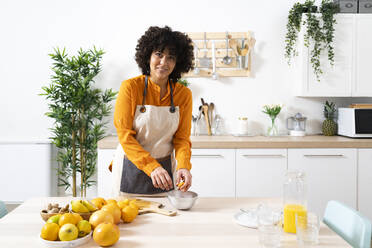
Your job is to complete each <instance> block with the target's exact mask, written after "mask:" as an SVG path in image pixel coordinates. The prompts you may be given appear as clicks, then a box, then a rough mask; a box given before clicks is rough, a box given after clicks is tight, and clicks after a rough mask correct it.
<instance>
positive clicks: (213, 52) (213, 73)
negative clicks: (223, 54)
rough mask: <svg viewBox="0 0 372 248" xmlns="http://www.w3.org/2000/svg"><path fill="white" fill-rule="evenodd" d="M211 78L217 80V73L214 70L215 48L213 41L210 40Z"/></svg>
mask: <svg viewBox="0 0 372 248" xmlns="http://www.w3.org/2000/svg"><path fill="white" fill-rule="evenodd" d="M212 68H213V70H212V79H213V80H217V79H218V74H217V72H216V50H215V43H214V41H212Z"/></svg>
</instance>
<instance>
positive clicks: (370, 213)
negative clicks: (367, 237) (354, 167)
mask: <svg viewBox="0 0 372 248" xmlns="http://www.w3.org/2000/svg"><path fill="white" fill-rule="evenodd" d="M358 210H359V211H360V212H361V213H362V214H363V215H365V216H367V217H368V218H369V219H370V220H372V149H358Z"/></svg>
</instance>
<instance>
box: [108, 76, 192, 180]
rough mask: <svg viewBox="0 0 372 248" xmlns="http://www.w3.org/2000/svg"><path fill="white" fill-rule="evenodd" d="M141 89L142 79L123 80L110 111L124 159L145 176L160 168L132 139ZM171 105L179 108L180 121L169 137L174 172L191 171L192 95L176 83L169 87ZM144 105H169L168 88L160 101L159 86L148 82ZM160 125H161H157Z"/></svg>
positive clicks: (143, 84)
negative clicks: (182, 169) (112, 111)
mask: <svg viewBox="0 0 372 248" xmlns="http://www.w3.org/2000/svg"><path fill="white" fill-rule="evenodd" d="M144 87H145V76H144V75H141V76H138V77H135V78H131V79H128V80H125V81H124V82H123V83H122V84H121V86H120V90H119V95H118V97H117V99H116V104H115V112H114V125H115V127H116V131H117V134H118V138H119V142H120V144H121V146H122V147H123V149H124V152H125V154H126V156H127V157H128V159H129V160H130V161H131V162H132V163H133V164H135V165H136V166H137V167H138V169H140V170H142V171H144V172H145V173H146V174H147V175H148V176H150V174H151V172H152V171H153V170H154V169H155V168H157V167H159V166H161V165H160V164H159V163H158V162H157V161H156V160H155V159H154V158H153V157H152V156H151V155H150V153H149V152H148V151H146V150H144V149H143V147H142V146H141V145H140V144H139V143H138V141H137V140H136V139H135V135H136V131H135V130H134V129H133V118H134V114H135V112H136V106H137V105H142V99H143V90H144ZM173 102H174V105H175V106H179V113H180V122H179V124H178V128H177V131H176V133H175V134H174V137H173V146H174V148H175V155H176V160H177V170H178V169H181V168H186V169H188V170H190V169H191V163H190V158H191V141H190V131H191V119H192V94H191V91H190V90H189V89H188V88H187V87H185V86H183V85H182V84H179V83H176V84H175V86H174V88H173ZM145 104H146V105H154V106H170V105H171V101H170V88H169V84H168V89H167V93H166V94H165V96H164V97H163V98H162V99H160V86H158V85H157V84H155V83H153V82H151V80H150V78H149V81H148V87H147V95H146V102H145ZM159 125H161V123H159Z"/></svg>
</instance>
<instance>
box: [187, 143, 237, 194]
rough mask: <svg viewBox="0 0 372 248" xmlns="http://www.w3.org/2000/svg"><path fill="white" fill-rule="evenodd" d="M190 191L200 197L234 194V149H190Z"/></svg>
mask: <svg viewBox="0 0 372 248" xmlns="http://www.w3.org/2000/svg"><path fill="white" fill-rule="evenodd" d="M191 164H192V169H191V174H192V186H191V188H190V190H191V191H195V192H197V193H198V195H199V196H201V197H234V196H235V149H192V156H191Z"/></svg>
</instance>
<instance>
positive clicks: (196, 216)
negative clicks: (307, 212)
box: [0, 197, 350, 248]
mask: <svg viewBox="0 0 372 248" xmlns="http://www.w3.org/2000/svg"><path fill="white" fill-rule="evenodd" d="M147 199H148V198H147ZM70 200H71V198H67V197H64V198H62V197H54V198H33V199H30V200H28V201H26V202H25V203H24V204H22V205H21V206H20V207H18V208H16V209H15V210H14V211H13V212H11V213H10V214H8V215H6V216H5V217H4V218H2V219H0V247H7V248H11V247H17V248H19V247H29V248H33V247H45V246H44V244H43V243H42V242H41V241H40V240H39V235H40V230H41V228H42V226H43V224H44V221H43V220H42V219H41V217H40V214H39V212H40V210H41V209H42V208H43V207H45V206H46V205H47V203H49V202H52V203H59V204H62V205H65V204H66V203H68V202H69V201H70ZM151 200H152V201H158V202H162V203H163V204H164V205H165V206H166V207H168V208H169V207H170V204H169V202H168V200H167V199H166V198H152V199H151ZM259 203H267V204H268V205H270V206H272V207H279V206H281V203H282V202H281V200H280V199H264V198H238V199H237V198H200V199H198V201H197V202H196V204H195V206H194V207H193V208H192V209H191V210H189V211H178V213H177V215H176V216H174V217H169V216H164V215H159V214H144V215H139V216H137V218H136V219H135V220H134V221H133V222H132V223H129V224H123V223H121V224H119V228H120V239H119V241H118V242H117V243H116V244H115V245H114V247H126V248H140V247H141V248H146V247H151V248H153V247H163V248H167V247H172V248H174V247H177V248H183V247H185V248H191V247H213V248H218V247H224V248H225V247H231V248H233V247H234V248H235V247H237V248H239V247H259V243H258V230H257V229H252V228H247V227H244V226H240V225H238V224H237V223H235V220H234V214H236V213H238V212H239V208H241V207H244V208H254V207H257V205H258V204H259ZM79 247H99V246H98V245H97V244H96V243H95V242H94V241H93V239H92V240H90V241H89V242H88V243H86V244H85V245H82V246H79ZM281 247H284V248H286V247H288V248H289V247H298V244H297V241H296V235H295V234H287V233H283V235H282V238H281ZM314 247H324V248H326V247H339V248H342V247H350V245H348V244H347V243H346V242H345V241H344V240H343V239H342V238H341V237H340V236H338V235H337V234H335V233H334V232H333V231H332V230H331V229H329V228H328V227H327V226H326V225H325V224H323V223H322V224H321V228H320V233H319V245H317V246H314Z"/></svg>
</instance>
